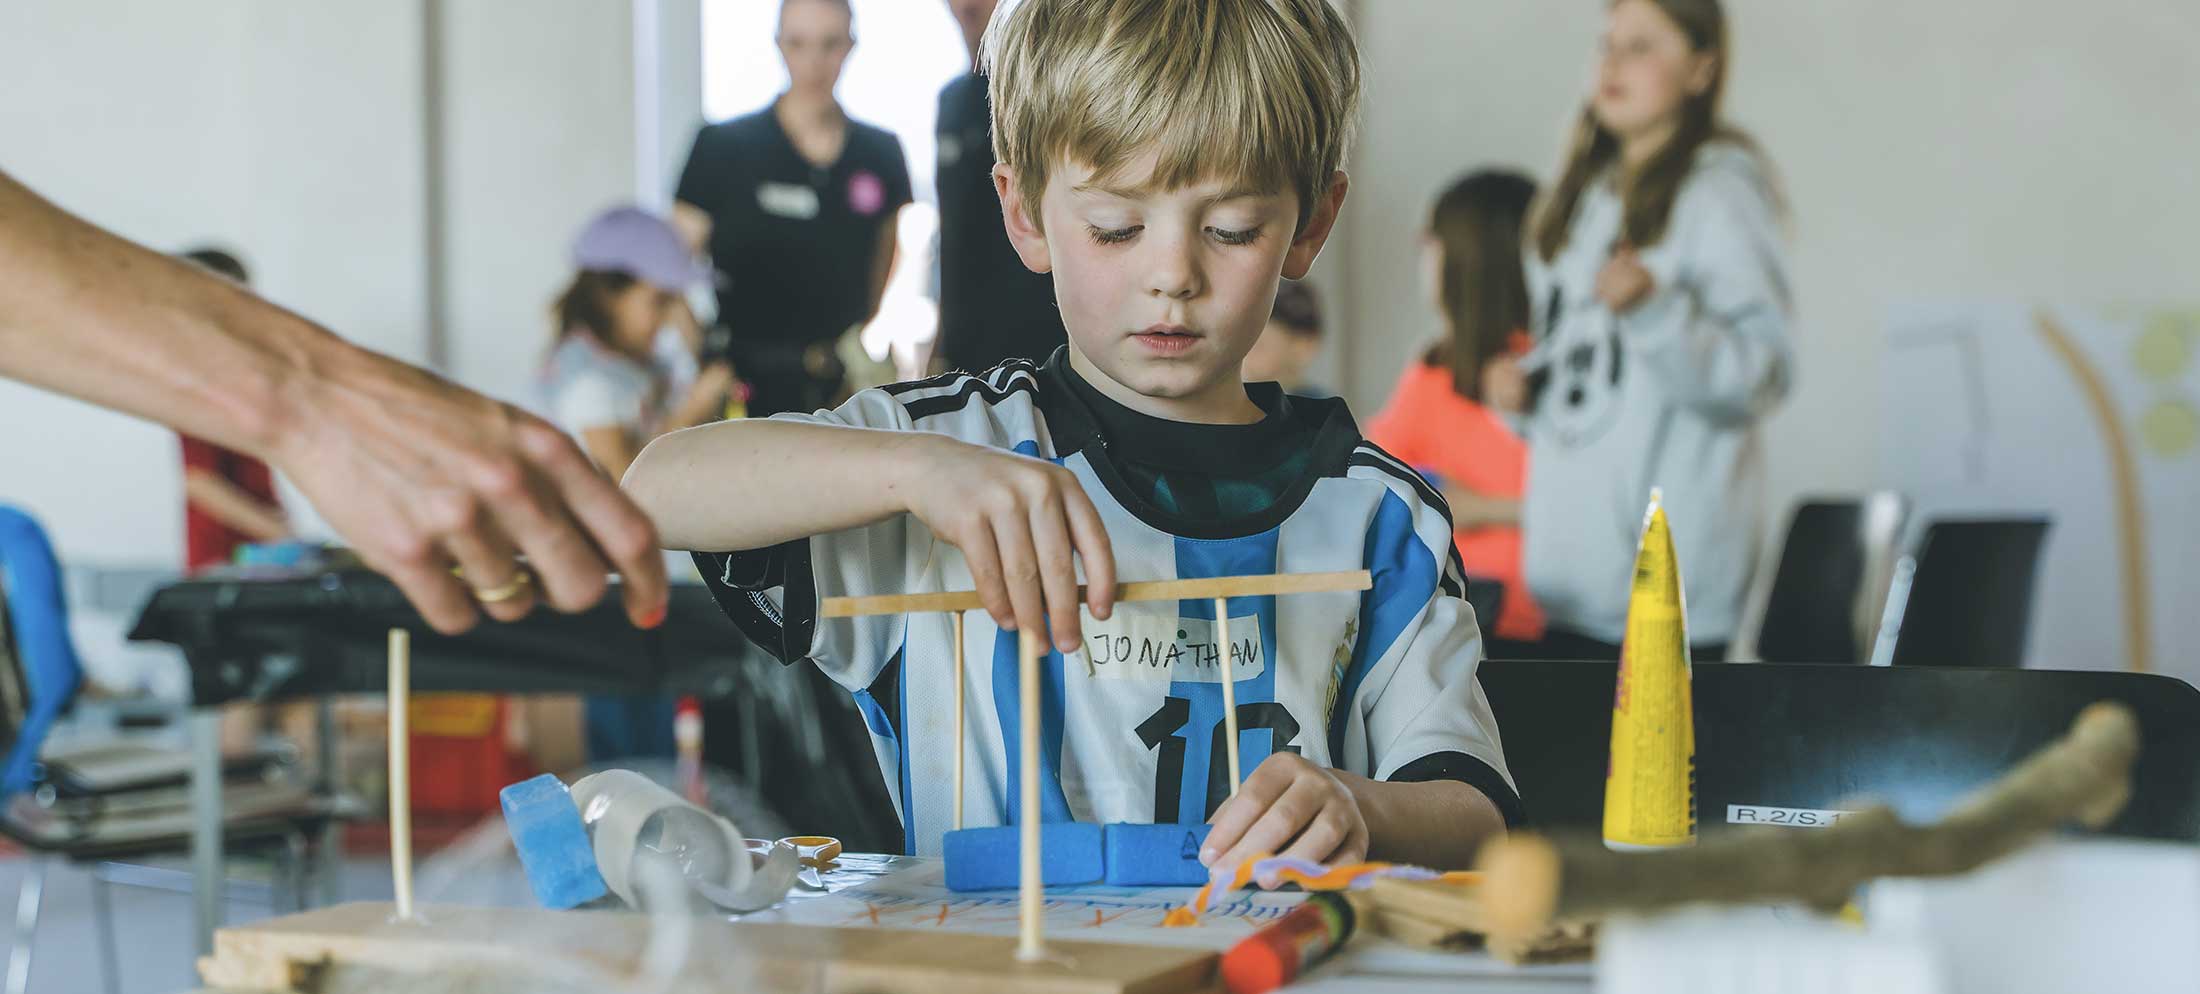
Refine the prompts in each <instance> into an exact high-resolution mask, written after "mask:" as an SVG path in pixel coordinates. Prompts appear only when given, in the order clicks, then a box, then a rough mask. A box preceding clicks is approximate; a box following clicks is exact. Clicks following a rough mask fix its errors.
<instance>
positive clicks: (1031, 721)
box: [1016, 629, 1047, 963]
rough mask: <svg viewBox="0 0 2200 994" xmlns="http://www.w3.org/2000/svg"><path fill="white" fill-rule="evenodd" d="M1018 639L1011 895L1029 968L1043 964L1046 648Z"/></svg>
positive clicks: (1020, 950)
mask: <svg viewBox="0 0 2200 994" xmlns="http://www.w3.org/2000/svg"><path fill="white" fill-rule="evenodd" d="M1021 634H1022V636H1023V638H1022V644H1021V646H1020V648H1021V650H1022V651H1021V652H1020V653H1019V654H1020V655H1021V656H1022V657H1023V658H1022V659H1021V660H1020V661H1019V662H1018V665H1017V672H1016V679H1017V680H1018V681H1019V682H1020V683H1021V684H1022V686H1021V687H1019V688H1018V690H1019V692H1020V693H1019V700H1021V701H1022V707H1021V708H1020V709H1019V710H1018V713H1017V716H1016V717H1017V723H1018V724H1019V725H1020V726H1021V732H1020V738H1021V740H1022V742H1021V746H1020V747H1019V754H1020V755H1021V756H1022V757H1023V759H1022V762H1021V765H1019V766H1018V767H1017V772H1018V773H1019V774H1020V776H1019V778H1018V782H1019V784H1020V786H1021V789H1022V791H1023V805H1022V807H1023V810H1022V811H1021V812H1019V813H1018V815H1017V817H1018V818H1019V819H1020V821H1021V827H1022V829H1023V831H1022V842H1021V845H1020V846H1019V848H1020V850H1021V851H1020V855H1021V856H1022V857H1023V863H1022V867H1021V875H1020V877H1019V878H1018V881H1017V883H1018V885H1019V886H1018V888H1017V894H1016V906H1017V911H1018V913H1019V914H1018V918H1017V942H1016V958H1017V959H1019V960H1022V961H1024V962H1026V963H1029V962H1033V961H1036V960H1041V959H1045V958H1046V940H1045V939H1044V937H1042V936H1041V934H1040V930H1041V928H1042V927H1043V924H1042V922H1041V916H1042V915H1043V914H1044V913H1045V912H1046V887H1045V885H1044V884H1043V883H1042V882H1041V881H1040V879H1039V658H1040V657H1042V656H1044V655H1046V651H1047V647H1046V642H1045V640H1044V639H1042V638H1041V637H1040V633H1038V632H1036V631H1032V630H1030V629H1026V630H1024V631H1023V632H1022V633H1021Z"/></svg>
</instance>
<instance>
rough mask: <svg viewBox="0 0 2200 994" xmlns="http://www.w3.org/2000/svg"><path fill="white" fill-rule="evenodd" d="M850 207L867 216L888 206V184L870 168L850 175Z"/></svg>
mask: <svg viewBox="0 0 2200 994" xmlns="http://www.w3.org/2000/svg"><path fill="white" fill-rule="evenodd" d="M848 207H849V208H850V209H851V210H854V211H855V212H856V213H858V214H862V215H864V216H866V217H868V216H870V215H872V214H876V213H878V212H879V211H880V210H883V209H884V208H885V207H886V184H885V183H883V182H881V181H880V180H879V178H878V176H877V175H876V174H874V173H872V172H870V171H868V170H858V171H857V172H856V174H855V175H854V176H850V177H848Z"/></svg>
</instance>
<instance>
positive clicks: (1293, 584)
mask: <svg viewBox="0 0 2200 994" xmlns="http://www.w3.org/2000/svg"><path fill="white" fill-rule="evenodd" d="M1374 586H1375V579H1374V577H1373V576H1371V575H1370V574H1369V573H1368V571H1366V570H1364V569H1356V570H1346V571H1344V572H1339V573H1269V574H1265V575H1257V576H1216V577H1205V578H1201V579H1193V580H1148V581H1145V582H1142V583H1124V584H1119V585H1117V586H1116V588H1115V599H1116V600H1117V601H1119V602H1120V601H1169V600H1212V599H1214V598H1217V597H1272V596H1276V595H1280V594H1318V593H1325V592H1329V591H1336V590H1368V589H1371V588H1373V587H1374ZM1087 589H1089V588H1087V587H1083V586H1080V587H1078V588H1077V595H1078V597H1079V598H1080V599H1082V598H1083V597H1084V596H1085V592H1086V590H1087ZM984 609H985V602H984V601H982V600H979V599H978V592H977V591H975V590H954V591H948V592H946V593H938V594H880V595H877V596H873V597H827V598H825V600H824V601H823V602H821V603H819V604H818V606H817V616H818V617H820V618H862V617H868V616H870V615H875V614H923V613H927V612H932V611H981V610H984Z"/></svg>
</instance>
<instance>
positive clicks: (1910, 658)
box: [1881, 518, 2048, 666]
mask: <svg viewBox="0 0 2200 994" xmlns="http://www.w3.org/2000/svg"><path fill="white" fill-rule="evenodd" d="M2047 528H2048V522H2047V519H2045V518H2009V519H1992V520H1987V519H1981V520H1971V521H1934V522H1932V523H1931V524H1930V525H1928V526H1927V527H1926V529H1925V535H1924V537H1923V538H1922V539H1921V540H1920V541H1919V543H1918V551H1917V554H1916V556H1915V557H1914V558H1915V562H1914V568H1913V570H1912V571H1911V573H1910V576H1909V577H1908V587H1909V590H1908V596H1907V597H1906V598H1905V599H1904V602H1903V604H1902V606H1901V608H1900V611H1899V613H1898V612H1897V610H1896V607H1895V605H1894V603H1893V601H1892V598H1891V597H1890V600H1889V603H1888V607H1887V611H1888V617H1889V619H1890V625H1891V627H1892V638H1893V644H1892V646H1891V648H1890V650H1889V662H1890V663H1891V665H1895V666H2022V665H2024V646H2025V640H2026V637H2027V635H2028V634H2029V631H2030V629H2031V626H2032V590H2033V587H2034V586H2035V585H2036V582H2037V580H2038V578H2039V563H2040V547H2041V546H2042V545H2043V544H2045V543H2046V540H2047ZM1887 638H1888V636H1887V634H1885V633H1882V635H1881V639H1882V641H1884V640H1886V639H1887Z"/></svg>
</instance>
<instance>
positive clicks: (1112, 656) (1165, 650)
mask: <svg viewBox="0 0 2200 994" xmlns="http://www.w3.org/2000/svg"><path fill="white" fill-rule="evenodd" d="M1086 625H1087V626H1088V627H1087V628H1086V630H1085V631H1086V635H1085V651H1086V652H1087V653H1088V654H1090V655H1091V657H1092V673H1093V676H1094V677H1097V678H1099V679H1103V680H1152V681H1156V682H1161V683H1167V682H1170V681H1175V680H1182V681H1185V682H1188V683H1221V682H1222V657H1223V654H1224V652H1223V650H1224V647H1223V646H1222V645H1221V644H1220V643H1219V642H1217V641H1216V639H1215V623H1214V622H1212V621H1208V620H1206V619H1204V618H1171V617H1168V616H1167V615H1152V616H1148V617H1141V618H1133V617H1131V616H1130V614H1129V612H1127V611H1124V610H1122V609H1121V608H1118V609H1117V611H1116V617H1115V618H1113V619H1110V620H1109V621H1107V622H1104V623H1102V626H1099V627H1093V622H1091V621H1090V620H1087V621H1086ZM1228 654H1229V660H1230V662H1229V666H1230V673H1231V676H1232V677H1233V678H1234V679H1237V680H1249V679H1252V678H1254V677H1257V676H1260V675H1261V674H1262V673H1265V672H1267V671H1268V647H1267V646H1266V645H1263V644H1262V643H1261V635H1260V619H1259V618H1258V617H1257V616H1254V615H1251V614H1248V615H1246V616H1244V617H1242V618H1231V619H1230V644H1229V646H1228Z"/></svg>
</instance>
